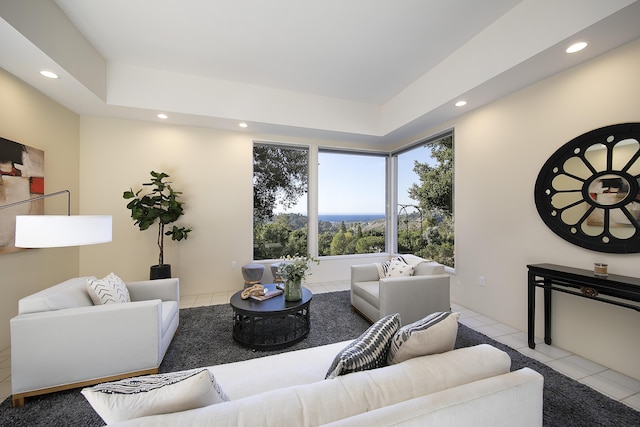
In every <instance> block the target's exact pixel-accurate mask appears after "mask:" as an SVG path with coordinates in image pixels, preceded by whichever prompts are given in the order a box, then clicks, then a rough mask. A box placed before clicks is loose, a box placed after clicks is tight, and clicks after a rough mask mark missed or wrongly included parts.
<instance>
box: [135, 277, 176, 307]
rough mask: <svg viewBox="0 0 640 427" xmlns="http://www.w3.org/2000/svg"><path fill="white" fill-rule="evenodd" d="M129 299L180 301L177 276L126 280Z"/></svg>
mask: <svg viewBox="0 0 640 427" xmlns="http://www.w3.org/2000/svg"><path fill="white" fill-rule="evenodd" d="M126 285H127V289H128V290H129V296H130V297H131V301H146V300H153V299H160V300H162V301H178V302H180V281H179V280H178V278H170V279H157V280H141V281H138V282H127V283H126Z"/></svg>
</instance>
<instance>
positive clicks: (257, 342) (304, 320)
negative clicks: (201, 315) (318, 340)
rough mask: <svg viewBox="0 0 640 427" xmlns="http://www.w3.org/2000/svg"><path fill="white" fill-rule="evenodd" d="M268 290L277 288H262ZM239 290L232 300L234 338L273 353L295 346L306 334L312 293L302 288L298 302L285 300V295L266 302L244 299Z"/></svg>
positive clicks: (309, 319)
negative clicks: (277, 349) (276, 350)
mask: <svg viewBox="0 0 640 427" xmlns="http://www.w3.org/2000/svg"><path fill="white" fill-rule="evenodd" d="M264 286H265V288H267V289H269V290H273V289H275V287H276V285H275V283H274V284H268V285H264ZM241 294H242V291H239V292H236V293H235V294H233V296H232V297H231V301H230V303H231V308H232V309H233V339H234V340H235V341H236V342H238V343H240V344H242V345H245V346H247V347H250V348H253V349H257V350H273V349H276V348H282V347H286V346H288V345H291V344H295V343H297V342H299V341H301V340H302V339H304V338H305V337H306V336H307V335H308V334H309V329H310V327H311V316H310V314H311V313H310V311H309V305H310V304H311V299H312V298H313V294H312V293H311V291H310V290H309V289H307V288H302V299H301V300H300V301H285V299H284V294H281V295H278V296H275V297H273V298H270V299H268V300H265V301H256V300H254V299H252V298H248V299H246V300H243V299H242V298H241V296H240V295H241Z"/></svg>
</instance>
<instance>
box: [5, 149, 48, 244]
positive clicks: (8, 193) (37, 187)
mask: <svg viewBox="0 0 640 427" xmlns="http://www.w3.org/2000/svg"><path fill="white" fill-rule="evenodd" d="M42 194H44V151H43V150H39V149H37V148H33V147H29V146H27V145H24V144H20V143H18V142H15V141H11V140H8V139H5V138H2V137H0V206H4V205H8V204H11V203H14V202H19V201H21V200H26V199H30V198H31V197H34V196H38V195H42ZM42 214H44V200H36V201H34V202H33V203H24V204H21V205H18V206H12V207H10V208H6V209H0V254H4V253H9V252H16V251H19V250H22V249H21V248H16V247H15V245H14V244H15V231H16V220H15V217H16V215H42Z"/></svg>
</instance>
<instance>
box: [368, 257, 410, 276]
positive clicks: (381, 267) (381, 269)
mask: <svg viewBox="0 0 640 427" xmlns="http://www.w3.org/2000/svg"><path fill="white" fill-rule="evenodd" d="M396 261H397V262H399V263H402V264H405V265H409V263H408V262H407V261H406V260H405V259H404V257H403V256H401V255H398V256H397V257H393V258H391V259H389V260H387V261H385V262H376V263H374V265H375V266H376V268H377V269H378V278H380V279H383V278H385V277H389V276H387V272H388V271H389V267H391V263H392V262H396Z"/></svg>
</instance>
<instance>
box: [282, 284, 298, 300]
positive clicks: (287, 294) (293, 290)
mask: <svg viewBox="0 0 640 427" xmlns="http://www.w3.org/2000/svg"><path fill="white" fill-rule="evenodd" d="M284 299H285V300H287V301H300V300H301V299H302V281H301V280H298V281H297V282H296V281H293V280H287V281H285V282H284Z"/></svg>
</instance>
